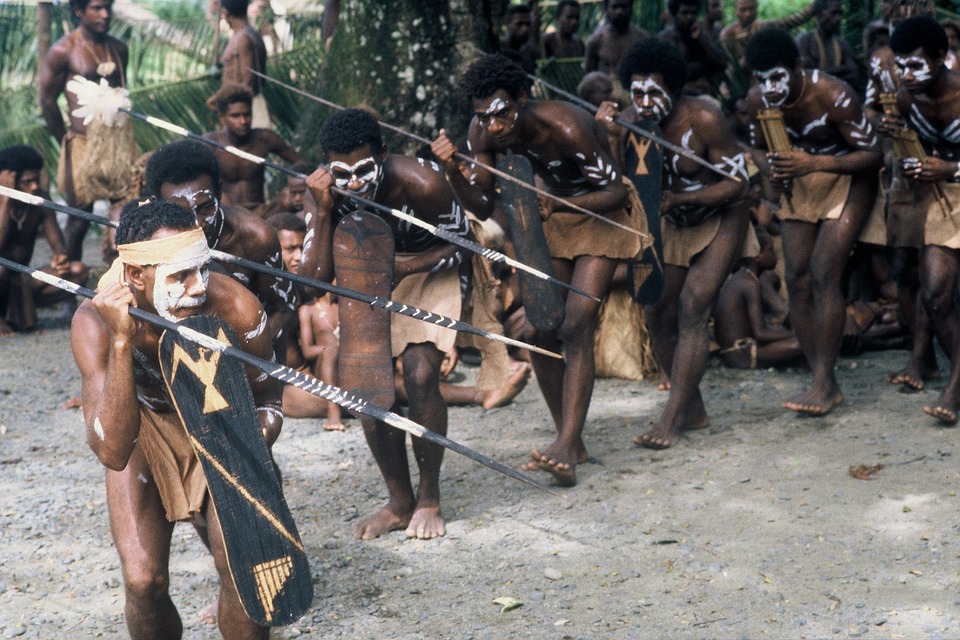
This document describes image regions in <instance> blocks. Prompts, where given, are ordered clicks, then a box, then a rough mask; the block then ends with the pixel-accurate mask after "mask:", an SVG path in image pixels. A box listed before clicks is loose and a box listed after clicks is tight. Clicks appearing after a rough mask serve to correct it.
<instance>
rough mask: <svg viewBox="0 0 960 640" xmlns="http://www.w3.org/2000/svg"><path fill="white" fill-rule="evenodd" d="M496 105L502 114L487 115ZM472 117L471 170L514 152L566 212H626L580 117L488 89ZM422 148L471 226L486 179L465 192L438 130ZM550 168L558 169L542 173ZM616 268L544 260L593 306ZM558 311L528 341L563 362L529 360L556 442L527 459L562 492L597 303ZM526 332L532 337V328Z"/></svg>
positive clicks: (591, 125)
mask: <svg viewBox="0 0 960 640" xmlns="http://www.w3.org/2000/svg"><path fill="white" fill-rule="evenodd" d="M498 101H499V102H498ZM497 104H502V105H503V108H502V109H499V110H497V109H494V108H493V107H495V106H496V105H497ZM473 110H474V117H473V120H472V121H471V122H470V129H469V134H468V141H469V143H470V148H471V149H472V150H473V155H474V157H475V158H476V159H477V160H479V161H480V162H483V163H484V164H486V165H488V166H490V165H495V164H496V157H497V155H498V154H503V153H510V152H512V153H518V154H521V155H523V156H526V157H527V158H528V159H529V160H530V164H531V165H532V166H533V170H534V172H535V173H536V175H537V176H538V177H540V178H541V179H543V181H544V183H545V185H546V188H547V189H548V190H549V191H550V192H551V193H553V194H556V195H560V196H563V197H565V198H567V199H568V200H570V201H571V202H573V203H574V204H576V205H579V206H581V207H584V208H586V209H589V210H591V211H593V212H595V213H598V214H601V215H602V214H605V213H610V212H613V211H616V210H618V209H622V208H624V207H625V206H626V205H627V200H628V194H627V190H626V187H625V186H624V185H623V183H622V182H621V179H620V176H619V168H618V165H617V164H616V163H615V161H614V159H613V156H612V154H611V153H610V147H609V144H608V142H607V139H606V138H607V136H606V132H605V131H604V129H603V127H602V125H600V124H599V123H598V122H595V121H594V120H593V118H592V117H591V116H590V114H588V113H587V112H586V111H584V110H583V109H580V108H579V107H575V106H573V105H570V104H568V103H563V102H556V101H543V102H541V101H537V102H533V101H528V100H527V96H526V94H525V93H523V92H520V94H519V95H518V96H517V97H511V96H510V95H509V94H507V92H506V91H504V90H503V89H498V90H497V91H496V92H494V93H493V95H491V96H488V97H486V98H484V99H474V100H473ZM432 149H433V153H434V155H436V156H437V157H438V158H439V159H440V161H441V163H442V164H443V165H444V167H445V168H446V173H447V179H448V180H450V182H451V184H453V186H454V189H455V190H456V192H457V195H458V196H459V197H460V200H461V202H463V203H464V206H466V208H467V209H468V210H470V211H471V212H473V213H474V214H475V215H477V216H478V217H480V218H481V219H483V218H486V217H488V216H489V215H490V214H491V213H492V211H493V206H494V188H495V182H494V177H493V175H492V174H491V173H489V172H488V171H486V170H483V169H480V168H478V169H477V172H476V175H475V176H474V177H475V183H474V184H470V181H469V180H468V179H467V178H465V177H464V176H463V175H462V174H461V173H460V170H459V167H458V164H457V162H456V160H455V159H454V157H453V154H454V152H455V151H456V148H455V147H454V145H453V143H452V142H451V141H450V139H449V138H448V137H447V135H446V133H445V132H444V131H441V132H440V137H439V138H437V139H436V140H435V141H434V142H433V145H432ZM577 154H580V155H582V156H583V157H584V158H586V160H584V159H581V158H578V157H577ZM554 161H559V162H560V164H559V165H557V166H556V167H550V166H548V163H550V162H554ZM588 163H597V164H600V165H602V166H604V167H607V166H611V165H612V166H613V167H617V170H616V171H615V172H614V174H615V178H614V179H606V178H597V177H594V176H591V175H590V174H591V173H592V172H591V171H590V170H589V169H588V166H587V165H588ZM594 175H596V174H594ZM604 175H605V176H606V175H608V174H604ZM580 191H583V193H578V192H580ZM574 194H578V195H574ZM540 206H541V215H542V216H544V218H547V217H549V216H550V214H551V213H552V211H553V209H554V207H555V203H554V201H553V200H548V199H546V198H541V200H540ZM616 266H617V261H616V260H614V259H611V258H606V257H600V256H588V255H585V256H580V257H578V258H577V259H575V260H561V259H554V260H553V268H554V274H555V275H556V277H558V278H560V279H561V280H563V281H564V282H569V283H571V284H573V285H575V286H577V287H579V288H581V289H583V290H585V291H586V292H587V293H589V294H591V295H593V296H595V297H597V298H600V299H602V298H603V296H604V295H605V294H606V293H607V291H608V290H609V288H610V282H611V280H612V278H613V272H614V270H615V269H616ZM565 304H566V308H565V315H564V320H563V324H561V325H560V327H559V328H558V329H556V330H555V331H550V332H536V335H534V337H533V339H532V341H533V343H534V344H536V345H538V346H541V347H544V348H546V349H549V350H551V351H559V350H560V349H561V348H562V349H563V353H564V359H563V360H562V361H560V360H556V359H554V358H550V357H546V356H542V355H540V354H531V361H532V363H533V368H534V371H535V372H536V375H537V382H538V384H539V385H540V390H541V391H542V392H543V396H544V399H545V400H546V402H547V406H548V407H549V409H550V414H551V416H552V417H553V421H554V426H555V427H556V429H557V438H556V440H554V441H553V442H552V443H551V444H549V445H548V446H547V447H546V448H544V449H543V450H542V451H541V450H537V449H534V450H533V451H531V457H532V458H533V463H534V464H535V465H536V466H538V467H539V468H541V469H543V470H545V471H548V472H549V473H551V474H552V475H553V476H554V478H555V479H556V481H557V482H558V483H559V484H562V485H567V486H571V485H574V484H576V466H577V464H578V463H580V462H584V461H585V460H586V459H587V449H586V446H585V445H584V443H583V438H582V435H583V427H584V422H585V421H586V417H587V409H588V408H589V406H590V397H591V395H592V394H593V383H594V360H593V333H594V330H595V329H596V325H597V313H598V311H599V308H600V304H599V303H598V302H594V301H593V300H590V299H589V298H586V297H584V296H580V295H572V296H567V297H566V303H565ZM529 332H530V335H533V334H534V330H533V328H532V327H529ZM524 333H527V331H524Z"/></svg>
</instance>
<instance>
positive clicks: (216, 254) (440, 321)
mask: <svg viewBox="0 0 960 640" xmlns="http://www.w3.org/2000/svg"><path fill="white" fill-rule="evenodd" d="M0 196H6V197H8V198H12V199H14V200H18V201H20V202H24V203H26V204H31V205H34V206H37V207H46V208H47V209H53V210H54V211H60V212H61V213H65V214H67V215H69V216H75V217H77V218H82V219H84V220H87V221H89V222H95V223H97V224H101V225H104V226H107V227H114V228H116V227H117V223H116V222H114V221H113V220H110V219H109V218H105V217H103V216H100V215H97V214H95V213H90V212H89V211H83V210H82V209H76V208H74V207H70V206H67V205H65V204H60V203H59V202H54V201H53V200H48V199H46V198H41V197H40V196H34V195H31V194H29V193H25V192H23V191H18V190H16V189H11V188H9V187H4V186H3V185H0ZM210 255H211V256H212V257H213V258H214V259H215V260H218V261H220V262H229V263H232V264H236V265H239V266H241V267H246V268H248V269H252V270H254V271H258V272H260V273H263V274H266V275H271V276H274V277H276V278H283V279H284V280H289V281H291V282H296V283H297V284H301V285H303V286H306V287H310V288H312V289H319V290H321V291H326V292H328V293H332V294H333V295H335V296H339V297H342V298H349V299H351V300H359V301H360V302H365V303H366V304H369V305H370V306H371V307H376V308H378V309H384V310H385V311H390V312H392V313H397V314H400V315H404V316H408V317H410V318H415V319H417V320H422V321H423V322H430V323H432V324H437V325H440V326H443V327H446V328H448V329H453V330H454V331H463V332H464V333H470V334H473V335H475V336H480V337H481V338H487V339H488V340H496V341H497V342H503V343H504V344H508V345H510V346H512V347H519V348H521V349H529V350H531V351H535V352H537V353H540V354H543V355H545V356H550V357H552V358H562V356H561V355H560V354H559V353H555V352H553V351H548V350H547V349H543V348H541V347H538V346H536V345H532V344H527V343H526V342H522V341H520V340H514V339H513V338H509V337H507V336H502V335H500V334H498V333H492V332H490V331H487V330H486V329H481V328H479V327H475V326H473V325H472V324H469V323H466V322H463V321H462V320H454V319H453V318H451V317H449V316H444V315H440V314H439V313H434V312H432V311H426V310H424V309H420V308H418V307H414V306H411V305H408V304H403V303H402V302H394V301H393V300H390V299H385V298H381V297H379V296H371V295H369V294H366V293H363V292H360V291H354V290H352V289H347V288H345V287H340V286H337V285H335V284H330V283H329V282H324V281H323V280H317V279H316V278H308V277H307V276H302V275H300V274H299V273H293V272H291V271H285V270H283V269H277V268H275V267H271V266H269V265H266V264H262V263H260V262H255V261H253V260H247V259H246V258H241V257H240V256H235V255H233V254H230V253H225V252H223V251H217V250H216V249H211V250H210Z"/></svg>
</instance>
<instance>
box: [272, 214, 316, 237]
mask: <svg viewBox="0 0 960 640" xmlns="http://www.w3.org/2000/svg"><path fill="white" fill-rule="evenodd" d="M267 224H268V225H270V226H271V227H273V230H274V231H276V232H277V233H279V232H281V231H296V232H299V233H306V232H307V223H306V222H304V221H303V218H301V217H300V216H298V215H297V214H295V213H290V212H286V213H276V214H274V215H272V216H270V217H269V218H267Z"/></svg>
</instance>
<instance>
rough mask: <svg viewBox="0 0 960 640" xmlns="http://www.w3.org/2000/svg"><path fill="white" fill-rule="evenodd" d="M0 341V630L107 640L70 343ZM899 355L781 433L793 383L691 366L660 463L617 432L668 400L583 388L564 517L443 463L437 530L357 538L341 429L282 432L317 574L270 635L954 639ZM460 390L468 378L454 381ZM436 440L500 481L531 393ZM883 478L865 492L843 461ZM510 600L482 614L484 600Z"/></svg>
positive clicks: (211, 588)
mask: <svg viewBox="0 0 960 640" xmlns="http://www.w3.org/2000/svg"><path fill="white" fill-rule="evenodd" d="M44 326H45V327H46V329H45V331H43V332H42V333H36V334H32V335H26V336H18V337H16V338H13V339H2V340H0V487H2V491H0V635H2V636H3V637H22V638H41V639H44V640H48V639H53V638H93V637H103V638H123V637H126V633H125V628H124V626H123V622H122V588H121V584H120V571H119V568H118V562H117V559H116V553H115V551H114V550H113V548H112V545H111V543H110V536H109V530H108V526H107V514H106V508H105V502H104V496H103V479H102V476H103V472H102V470H101V468H100V467H99V465H98V463H97V462H96V460H95V458H94V456H93V454H92V453H91V452H90V451H89V449H88V448H87V446H86V443H85V441H84V433H83V428H82V424H81V419H80V414H79V412H78V411H77V410H61V409H58V405H59V404H60V403H62V402H63V401H64V400H66V399H67V398H69V397H70V396H73V395H76V394H77V393H78V390H79V377H78V374H77V372H76V368H75V366H74V364H73V361H72V357H71V354H70V351H69V347H68V332H67V330H66V329H64V328H57V327H56V326H55V323H53V321H52V319H51V318H45V320H44ZM904 356H905V353H904V352H897V351H894V352H886V353H874V354H868V355H864V356H860V357H856V358H844V359H843V360H842V361H841V363H840V368H841V372H840V381H841V384H842V385H843V388H844V391H845V393H846V396H847V400H846V402H845V403H844V404H843V405H841V406H840V407H839V408H838V409H836V410H835V411H834V412H833V413H832V414H831V415H829V416H827V417H825V418H818V419H811V418H797V417H795V416H793V415H792V414H790V413H788V412H786V411H784V410H782V409H781V408H780V401H781V400H782V399H783V398H784V397H787V396H789V395H790V394H791V393H794V392H796V391H797V390H799V389H800V387H801V385H802V383H803V381H804V380H805V376H804V375H803V374H801V373H792V372H777V373H774V372H767V371H751V372H735V371H730V370H727V369H723V368H711V369H709V370H708V372H707V376H706V379H705V381H704V385H703V388H704V394H705V397H706V399H707V403H708V409H709V410H710V412H711V415H712V419H713V425H712V426H711V427H710V428H709V429H708V430H706V431H702V432H698V433H696V434H694V435H693V436H691V437H690V438H688V439H684V440H682V441H681V442H680V443H679V445H678V446H677V447H675V448H674V449H672V450H668V451H664V452H651V451H647V450H643V449H638V448H636V447H635V446H634V445H633V444H632V443H631V442H630V438H631V437H632V436H633V435H636V434H637V433H639V432H640V429H641V428H645V427H646V426H647V424H648V423H650V422H651V421H652V420H653V418H654V416H655V414H656V412H657V410H658V408H659V407H661V406H662V404H663V402H664V400H665V394H663V393H661V392H657V391H656V390H655V386H654V385H652V384H649V383H633V382H625V381H618V380H601V381H599V383H598V384H597V389H596V392H595V401H594V405H593V407H592V408H591V411H590V415H589V426H588V428H587V446H588V448H589V450H590V454H591V455H592V456H593V458H594V460H593V462H592V463H589V464H586V465H583V466H582V467H581V469H580V473H579V475H580V478H581V484H580V486H578V487H576V488H574V489H571V490H566V493H567V495H568V496H569V498H568V499H567V500H561V499H558V498H553V497H550V496H547V495H542V494H540V493H538V492H537V491H535V490H533V489H531V488H529V487H527V486H525V485H521V484H519V483H517V482H515V481H512V480H508V479H505V478H502V477H500V476H498V475H496V474H494V473H493V472H491V471H489V470H487V469H485V468H483V467H479V466H477V465H476V464H474V463H473V462H470V461H468V460H466V459H463V458H460V457H459V456H455V455H450V454H448V455H447V458H446V462H445V465H444V473H443V479H442V486H443V489H444V506H445V514H446V517H447V519H448V535H447V536H446V537H445V538H443V539H440V540H435V541H429V542H419V541H408V540H406V539H405V538H404V537H403V535H402V534H401V533H394V534H390V535H388V536H385V537H384V538H382V539H380V540H377V541H374V542H368V543H361V542H358V541H356V540H354V539H353V538H352V536H351V535H350V525H351V523H352V522H353V520H354V519H356V518H357V517H359V516H361V515H364V514H366V513H368V512H370V511H372V510H373V509H375V508H376V507H378V506H379V505H380V503H381V501H382V500H383V491H382V486H381V481H380V479H379V475H378V472H377V470H376V467H375V466H374V465H373V463H372V460H371V457H370V455H369V453H368V451H367V449H366V445H365V444H364V442H363V436H362V433H361V430H360V429H359V427H358V425H356V423H354V424H353V425H352V426H351V427H350V428H348V430H347V431H346V432H344V433H337V432H333V433H330V432H323V431H322V429H321V423H320V421H309V420H290V421H288V422H287V424H286V425H285V427H284V432H283V435H282V437H281V439H280V441H279V442H278V444H277V447H276V452H277V458H278V460H279V463H280V465H281V466H282V468H283V469H284V477H285V481H286V492H287V499H288V501H289V503H290V504H291V506H292V508H293V510H294V514H295V517H296V519H297V522H298V524H299V527H300V531H301V534H302V536H303V539H304V541H305V543H306V545H307V550H308V553H309V557H310V560H311V565H312V569H313V572H314V576H315V582H316V584H315V589H316V598H315V600H314V603H313V608H312V610H311V611H310V612H309V613H308V614H307V615H306V616H305V617H304V618H303V619H301V620H300V622H298V623H297V624H296V625H294V626H293V627H290V628H287V629H282V630H278V631H276V632H275V633H274V636H273V637H275V638H288V637H294V636H297V635H301V636H306V637H314V638H336V637H343V638H357V639H361V638H363V639H367V638H403V639H417V638H424V639H433V638H457V639H461V638H489V639H491V640H499V639H503V638H558V639H559V638H652V637H661V638H674V637H693V638H741V637H750V638H755V637H776V638H782V637H797V638H799V637H804V638H808V637H851V636H861V637H869V638H917V637H931V638H943V637H957V636H960V621H958V620H957V619H956V617H955V616H956V615H957V611H958V606H957V605H958V604H960V602H958V601H960V595H958V587H960V546H958V530H957V523H958V518H957V512H958V506H960V498H958V497H957V495H956V494H957V487H958V482H957V480H958V475H960V474H958V467H957V463H958V460H957V458H958V456H957V455H954V452H955V451H956V449H957V448H956V446H955V443H956V440H957V437H958V434H957V431H956V430H955V429H945V428H941V427H938V426H936V424H935V422H934V421H933V420H932V419H931V418H929V417H927V416H925V415H924V414H923V413H922V412H921V407H922V406H923V404H924V402H930V401H932V400H933V399H934V398H936V392H937V390H938V389H939V388H940V384H942V383H940V384H934V385H933V389H932V390H931V391H928V392H926V393H921V394H903V393H899V392H897V391H896V390H895V389H894V388H892V387H890V386H889V385H888V384H886V383H885V382H883V375H884V373H886V372H887V371H889V370H893V369H895V368H896V367H897V366H898V365H900V364H901V363H902V362H903V359H904ZM460 371H461V372H462V373H463V374H465V375H467V376H468V378H469V377H470V376H472V375H473V374H474V371H473V370H471V369H469V368H464V367H463V366H462V365H461V369H460ZM450 425H451V428H450V435H451V437H453V438H456V439H458V440H460V441H462V442H464V443H465V444H467V445H469V446H471V447H474V448H476V449H478V450H481V451H483V452H485V453H487V454H489V455H491V456H493V457H495V458H497V459H498V460H501V461H504V462H506V463H509V464H513V465H517V466H519V464H520V463H521V462H522V461H523V460H524V459H525V457H526V454H527V452H528V451H529V449H530V448H531V447H536V446H542V445H544V444H546V443H547V442H549V440H550V439H551V433H552V426H551V424H550V423H549V421H548V417H547V411H546V407H545V405H544V404H543V401H542V400H541V398H540V396H539V392H538V391H537V388H536V385H535V384H531V385H530V386H528V388H527V389H526V390H525V391H524V392H523V393H522V394H521V395H520V396H519V397H518V399H517V401H516V402H515V403H514V404H513V405H511V406H509V407H506V408H504V409H501V410H498V411H494V412H491V413H488V414H486V415H483V414H481V412H480V411H479V410H475V409H452V410H451V414H450ZM879 463H882V464H884V465H886V466H885V468H883V469H882V470H880V471H879V473H877V475H876V477H875V479H874V480H871V481H864V480H857V479H854V478H853V477H852V476H851V475H850V474H849V472H848V468H849V467H850V466H851V465H859V464H866V465H874V464H879ZM174 541H175V549H174V558H173V566H172V572H173V576H172V582H173V594H174V598H175V601H176V603H177V605H178V607H179V608H180V611H181V613H182V616H183V619H184V622H185V626H186V629H187V631H186V633H185V637H188V638H216V637H219V635H218V634H217V632H216V631H215V630H214V629H213V628H211V627H208V626H205V625H203V624H201V623H199V622H198V621H197V616H198V612H199V611H200V610H201V609H202V608H203V607H204V606H205V605H206V604H208V603H209V602H210V601H211V600H212V599H213V598H214V594H215V589H216V584H215V573H214V570H213V566H212V562H211V561H210V560H209V559H208V558H207V556H206V554H205V552H204V551H203V549H202V547H201V545H200V544H199V542H198V541H197V539H196V536H195V534H194V533H193V531H192V529H190V528H189V527H186V526H180V527H178V528H177V530H176V531H175V534H174ZM501 597H511V598H514V599H516V600H519V601H521V602H522V603H523V606H521V607H519V608H515V609H513V610H510V611H503V612H501V608H502V607H501V605H498V604H494V602H493V601H494V600H495V599H497V598H501Z"/></svg>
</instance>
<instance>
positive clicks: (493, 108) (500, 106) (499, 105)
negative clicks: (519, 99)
mask: <svg viewBox="0 0 960 640" xmlns="http://www.w3.org/2000/svg"><path fill="white" fill-rule="evenodd" d="M506 108H507V103H506V102H504V101H503V99H501V98H494V99H493V100H492V101H491V102H490V106H489V107H487V108H486V110H484V112H483V114H484V115H487V116H492V115H493V114H495V113H496V112H498V111H503V110H504V109H506Z"/></svg>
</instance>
